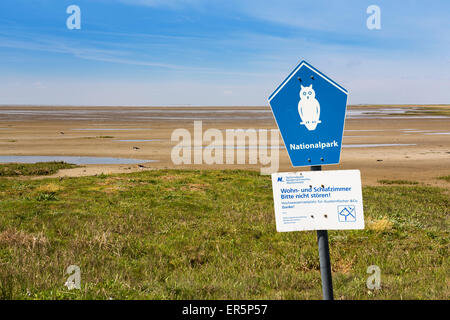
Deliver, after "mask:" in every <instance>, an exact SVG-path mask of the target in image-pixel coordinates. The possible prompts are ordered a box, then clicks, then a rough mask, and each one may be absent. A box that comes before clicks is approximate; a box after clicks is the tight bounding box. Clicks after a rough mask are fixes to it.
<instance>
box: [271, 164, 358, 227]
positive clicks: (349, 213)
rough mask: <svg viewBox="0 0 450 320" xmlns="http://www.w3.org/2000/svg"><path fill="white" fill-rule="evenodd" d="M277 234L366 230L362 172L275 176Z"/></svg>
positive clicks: (306, 173)
mask: <svg viewBox="0 0 450 320" xmlns="http://www.w3.org/2000/svg"><path fill="white" fill-rule="evenodd" d="M272 188H273V199H274V204H275V220H276V225H277V231H278V232H288V231H304V230H350V229H364V214H363V201H362V189H361V173H360V172H359V170H333V171H332V170H330V171H306V172H285V173H274V174H272Z"/></svg>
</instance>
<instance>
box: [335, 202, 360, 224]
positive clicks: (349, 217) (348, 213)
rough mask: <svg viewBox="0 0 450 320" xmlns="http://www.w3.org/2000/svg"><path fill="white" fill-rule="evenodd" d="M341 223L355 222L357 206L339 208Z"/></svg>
mask: <svg viewBox="0 0 450 320" xmlns="http://www.w3.org/2000/svg"><path fill="white" fill-rule="evenodd" d="M337 209H338V217H339V222H355V221H356V209H355V206H337Z"/></svg>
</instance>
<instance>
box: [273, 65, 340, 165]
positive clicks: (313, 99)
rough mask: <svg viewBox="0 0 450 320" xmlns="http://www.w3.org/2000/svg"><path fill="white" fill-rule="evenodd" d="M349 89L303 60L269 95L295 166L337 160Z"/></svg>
mask: <svg viewBox="0 0 450 320" xmlns="http://www.w3.org/2000/svg"><path fill="white" fill-rule="evenodd" d="M347 95H348V92H347V90H345V89H344V88H343V87H341V86H340V85H338V84H337V83H336V82H334V81H333V80H331V79H330V78H328V77H327V76H325V75H324V74H323V73H321V72H320V71H318V70H317V69H315V68H314V67H312V66H311V65H310V64H308V63H307V62H306V61H302V62H301V63H300V64H299V65H298V66H297V67H296V68H295V69H294V71H292V72H291V74H290V75H289V76H288V77H287V78H286V79H285V80H284V81H283V82H282V83H281V84H280V86H278V88H277V89H276V90H275V92H274V93H272V94H271V95H270V97H269V104H270V107H271V109H272V112H273V115H274V118H275V121H276V122H277V125H278V128H279V129H280V133H281V136H282V137H283V141H284V144H285V146H286V149H287V151H288V154H289V158H290V159H291V163H292V165H293V166H294V167H298V166H312V165H325V164H336V163H339V160H340V155H341V144H342V134H343V132H344V121H345V112H346V107H347Z"/></svg>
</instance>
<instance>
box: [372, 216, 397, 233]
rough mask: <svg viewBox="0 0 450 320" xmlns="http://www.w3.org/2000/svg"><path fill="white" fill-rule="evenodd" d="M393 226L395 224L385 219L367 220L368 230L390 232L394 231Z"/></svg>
mask: <svg viewBox="0 0 450 320" xmlns="http://www.w3.org/2000/svg"><path fill="white" fill-rule="evenodd" d="M393 225H394V223H393V222H392V221H390V220H389V219H388V218H385V217H383V218H381V219H376V220H371V219H368V220H367V229H369V230H374V231H377V232H384V231H389V230H391V229H392V226H393Z"/></svg>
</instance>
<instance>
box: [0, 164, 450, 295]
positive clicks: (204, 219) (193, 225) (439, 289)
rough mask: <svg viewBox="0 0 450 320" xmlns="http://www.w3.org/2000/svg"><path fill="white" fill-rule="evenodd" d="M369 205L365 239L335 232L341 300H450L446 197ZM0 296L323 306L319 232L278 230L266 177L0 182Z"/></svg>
mask: <svg viewBox="0 0 450 320" xmlns="http://www.w3.org/2000/svg"><path fill="white" fill-rule="evenodd" d="M363 195H364V208H365V219H366V229H365V230H358V231H331V232H330V249H331V261H332V268H333V277H334V278H333V283H334V291H335V296H336V298H337V299H449V298H450V289H449V285H450V277H449V257H448V245H449V233H448V230H449V229H448V222H449V221H448V216H449V208H450V201H449V195H448V191H447V190H445V189H439V188H435V187H427V186H423V185H416V184H409V183H408V184H405V185H384V186H379V187H364V189H363ZM69 265H78V266H79V267H80V268H81V290H68V289H67V288H66V287H65V286H64V283H65V281H66V280H67V278H68V275H66V274H65V270H66V268H67V267H68V266H69ZM370 265H378V266H379V267H380V268H381V286H382V287H381V290H378V291H370V290H368V289H367V288H366V279H367V277H368V276H369V275H368V274H367V273H366V270H367V267H368V266H370ZM0 298H3V299H321V282H320V271H319V261H318V252H317V244H316V235H315V232H295V233H277V232H276V230H275V219H274V212H273V201H272V187H271V181H270V178H269V177H268V176H260V175H259V174H258V173H257V172H252V171H181V170H155V171H144V172H138V173H131V174H122V175H111V176H107V175H100V176H96V177H80V178H65V179H49V178H46V179H39V180H31V179H23V178H22V179H18V178H0Z"/></svg>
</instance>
